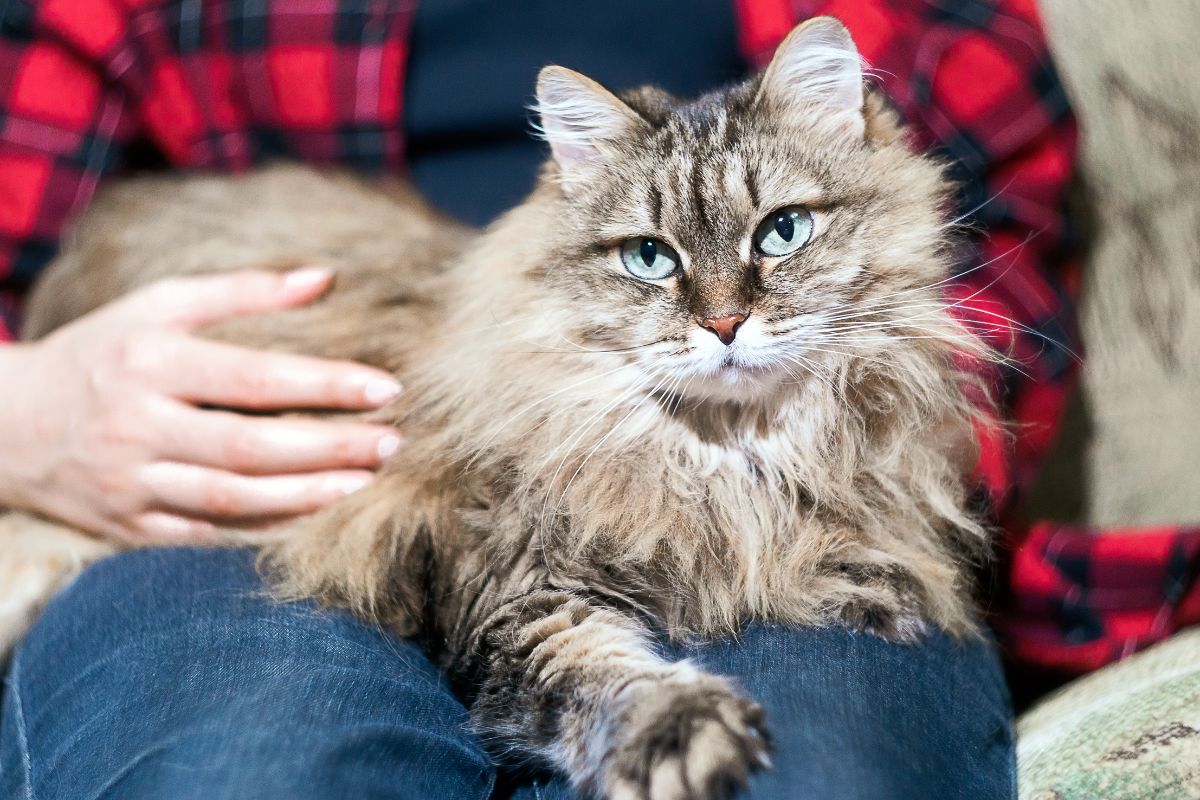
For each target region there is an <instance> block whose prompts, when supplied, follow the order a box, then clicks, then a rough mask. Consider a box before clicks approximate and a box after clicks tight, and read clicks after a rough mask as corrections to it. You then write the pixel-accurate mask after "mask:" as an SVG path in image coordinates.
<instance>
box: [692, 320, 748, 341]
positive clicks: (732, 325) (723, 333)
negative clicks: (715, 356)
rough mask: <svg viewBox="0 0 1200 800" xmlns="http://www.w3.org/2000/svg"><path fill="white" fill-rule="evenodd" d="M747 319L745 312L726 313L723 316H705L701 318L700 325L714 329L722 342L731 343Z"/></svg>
mask: <svg viewBox="0 0 1200 800" xmlns="http://www.w3.org/2000/svg"><path fill="white" fill-rule="evenodd" d="M745 321H746V315H745V314H726V315H725V316H723V317H705V318H704V319H702V320H700V327H701V328H706V329H707V330H710V331H712V332H713V334H714V335H715V336H716V337H717V338H718V339H720V340H721V344H725V345H730V344H733V339H734V337H735V336H737V331H738V328H740V327H742V323H743V322H745Z"/></svg>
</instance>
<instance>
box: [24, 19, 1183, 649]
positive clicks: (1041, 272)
mask: <svg viewBox="0 0 1200 800" xmlns="http://www.w3.org/2000/svg"><path fill="white" fill-rule="evenodd" d="M734 2H735V5H736V10H737V16H738V19H739V21H740V39H739V41H740V44H741V49H742V51H743V54H744V55H745V57H746V60H747V61H748V62H749V63H750V64H752V65H761V64H763V63H765V61H766V60H767V59H768V58H769V57H770V54H771V52H772V50H773V49H774V47H775V45H776V44H778V42H779V41H780V40H781V39H782V37H783V36H784V35H785V34H786V33H787V32H788V31H789V30H790V29H791V27H792V26H793V25H794V24H795V23H796V22H797V21H798V20H800V19H803V18H805V17H808V16H812V15H815V14H823V13H824V14H833V15H835V16H838V17H840V18H841V19H842V20H843V21H845V22H846V24H847V25H848V26H849V27H850V29H851V31H852V32H853V34H854V38H855V41H856V42H857V43H858V45H859V47H860V49H861V50H862V52H863V55H864V56H865V58H866V59H867V61H868V62H869V63H870V64H871V65H872V67H873V68H874V71H873V74H874V75H875V76H876V77H875V80H876V81H877V82H878V83H879V84H880V85H881V86H882V87H883V88H884V90H885V91H886V92H887V93H888V94H889V95H890V97H891V98H892V100H893V101H894V102H895V104H896V105H897V107H898V108H899V109H900V110H901V111H902V113H903V114H904V115H905V116H906V117H907V119H908V121H909V122H910V123H911V124H912V125H913V127H914V129H915V131H916V133H917V137H918V139H919V144H920V145H921V146H923V147H927V148H931V149H935V150H938V151H940V152H942V153H944V154H946V155H948V156H949V157H950V158H951V159H952V160H953V162H954V164H955V171H956V177H957V178H958V179H959V181H960V182H961V184H962V187H963V188H962V192H961V197H960V201H961V206H962V212H963V214H964V220H965V221H966V222H968V223H970V224H971V225H972V226H973V228H974V229H976V230H979V231H984V232H986V233H984V234H981V235H978V236H976V237H975V239H974V241H973V249H972V250H971V252H970V254H969V256H968V257H966V258H965V259H964V261H963V269H962V271H961V274H960V275H959V277H958V280H957V281H955V283H954V284H953V285H952V287H951V288H950V290H949V292H950V296H951V298H952V299H953V300H954V301H955V302H958V303H960V304H961V305H960V308H961V310H962V312H963V314H964V316H965V317H966V318H967V319H968V320H969V321H971V322H973V323H975V324H976V325H977V326H978V327H979V329H981V330H983V331H986V334H987V337H988V338H989V339H990V341H991V342H992V343H993V344H994V345H995V346H996V347H998V348H999V349H1001V350H1002V351H1004V352H1007V353H1010V354H1011V355H1012V356H1013V358H1014V359H1015V361H1016V362H1017V363H1018V366H1019V367H1020V370H1016V369H1010V370H1001V369H999V368H996V369H995V370H994V372H993V373H992V374H990V375H989V376H988V377H989V379H990V380H991V381H992V383H993V385H994V386H995V388H996V390H997V395H998V397H1000V399H1001V401H1002V406H1003V410H1004V413H1005V414H1006V415H1007V417H1008V418H1009V419H1010V420H1011V421H1012V422H1014V423H1015V425H1014V427H1013V428H1012V430H1013V431H1015V433H1014V435H1012V436H1011V437H991V438H988V439H986V441H985V442H984V448H983V454H982V456H981V458H980V462H979V468H978V475H979V478H980V481H981V485H983V486H985V487H986V494H987V496H988V498H989V500H990V505H991V508H992V510H993V511H994V513H995V515H996V519H997V520H998V521H999V522H1000V523H1001V524H1002V525H1003V527H1004V530H1005V542H1006V545H1007V547H1006V548H1004V549H1003V553H1004V555H1003V556H1002V561H1003V564H1004V567H1005V569H1004V580H1003V587H1002V588H1003V590H1002V591H1001V592H1000V593H999V596H998V597H997V598H996V599H995V600H994V602H993V610H994V611H995V619H996V623H997V627H998V629H999V630H1000V632H1001V634H1002V636H1003V637H1004V639H1005V641H1006V642H1007V644H1008V647H1009V652H1010V655H1013V656H1015V657H1016V658H1017V659H1019V660H1021V661H1023V662H1025V663H1032V664H1038V665H1042V666H1049V667H1055V668H1058V669H1060V670H1065V671H1082V670H1086V669H1091V668H1095V667H1097V666H1099V665H1101V664H1103V663H1105V662H1107V661H1110V660H1112V659H1114V658H1117V657H1119V656H1122V655H1125V654H1127V653H1129V652H1132V651H1133V650H1136V649H1137V648H1139V647H1141V646H1143V645H1145V644H1147V643H1149V642H1152V641H1155V640H1157V639H1160V638H1162V637H1164V636H1166V635H1167V634H1169V633H1170V632H1172V631H1173V630H1175V629H1177V628H1178V627H1180V626H1181V625H1184V624H1188V623H1191V622H1195V621H1197V620H1200V581H1197V580H1196V576H1197V570H1198V568H1200V530H1183V529H1156V530H1153V531H1103V532H1098V531H1090V530H1082V529H1079V528H1075V527H1069V526H1061V525H1053V524H1035V525H1032V526H1026V525H1023V524H1021V523H1020V522H1019V521H1018V520H1016V519H1015V518H1014V517H1013V509H1014V508H1015V505H1016V502H1017V500H1018V498H1019V497H1020V495H1021V492H1022V491H1023V490H1024V489H1026V488H1027V487H1028V486H1029V484H1030V482H1031V480H1032V477H1033V474H1034V471H1035V469H1036V468H1037V465H1038V463H1039V462H1040V460H1041V459H1042V457H1043V456H1044V455H1045V453H1046V451H1047V449H1048V448H1049V446H1050V443H1051V442H1052V440H1053V438H1054V435H1055V433H1056V429H1057V425H1058V420H1059V417H1060V416H1061V414H1062V410H1063V406H1064V402H1065V399H1066V396H1067V392H1068V390H1069V388H1070V386H1071V384H1072V381H1073V378H1074V377H1075V372H1076V369H1075V366H1074V364H1073V363H1072V359H1071V358H1070V357H1069V355H1068V351H1066V350H1064V349H1063V348H1062V347H1060V346H1057V345H1055V344H1053V342H1058V343H1063V344H1066V345H1067V346H1071V347H1073V346H1074V345H1075V342H1076V336H1075V329H1074V323H1073V316H1072V308H1073V299H1072V298H1074V297H1075V296H1076V293H1077V289H1078V276H1077V271H1076V269H1075V266H1074V262H1073V261H1072V260H1071V258H1070V257H1069V252H1068V248H1067V246H1068V244H1069V239H1068V235H1067V230H1066V224H1065V213H1064V194H1065V189H1066V186H1067V182H1068V180H1069V177H1070V173H1071V168H1072V163H1073V160H1074V156H1075V129H1074V125H1073V121H1072V118H1071V116H1070V112H1069V109H1068V106H1067V101H1066V98H1065V97H1064V95H1063V91H1062V87H1061V86H1060V84H1059V81H1058V79H1057V77H1056V76H1055V73H1054V70H1053V67H1052V66H1051V63H1050V60H1049V57H1048V55H1047V51H1046V44H1045V41H1044V38H1043V36H1042V33H1041V30H1040V23H1039V20H1038V16H1037V12H1036V9H1035V8H1034V0H920V1H918V0H908V1H907V2H905V1H904V0H734ZM413 5H414V4H413V2H411V0H225V1H224V2H215V1H212V2H209V1H208V0H0V288H2V289H4V290H5V293H4V294H0V339H3V338H4V337H5V333H4V331H5V327H4V322H3V319H4V317H5V316H6V315H7V316H8V318H9V319H11V318H12V316H13V314H14V312H15V310H16V308H17V302H16V299H17V298H18V297H19V295H20V293H21V292H22V291H24V290H25V289H26V288H27V287H28V286H29V284H30V282H31V281H32V280H33V279H34V277H35V276H36V274H37V272H38V270H39V269H40V268H41V267H42V266H43V265H44V264H45V263H46V262H47V261H48V260H49V259H50V258H51V256H52V255H53V253H54V251H55V248H56V246H57V243H58V241H59V238H60V236H61V235H62V232H63V229H64V226H65V225H66V224H67V223H68V222H69V221H70V220H71V219H72V218H73V217H74V216H76V215H77V214H78V213H79V212H80V211H81V210H82V209H83V208H84V207H85V206H86V205H87V203H88V201H89V199H90V198H91V197H92V195H93V193H94V192H95V190H96V187H97V185H98V184H99V183H100V182H101V181H102V180H105V179H106V178H107V177H108V176H110V175H113V174H116V173H118V172H119V171H120V170H121V169H122V166H123V164H124V163H126V160H127V158H128V155H129V153H130V150H131V148H134V147H136V146H137V143H139V142H146V141H148V142H149V143H151V144H152V145H153V146H154V148H155V149H157V150H158V151H160V152H161V153H162V154H164V155H165V156H166V158H167V160H168V161H169V163H170V164H172V165H174V166H177V167H182V168H202V169H210V170H231V171H232V170H242V169H246V168H247V167H249V166H251V165H252V164H254V163H256V162H259V161H261V160H263V159H264V158H266V157H271V156H278V155H281V154H282V155H287V156H290V157H294V158H297V159H300V160H303V161H307V162H310V163H342V164H349V165H351V166H353V167H355V168H358V169H361V170H365V171H376V172H383V171H387V172H395V171H399V170H402V169H403V167H404V141H403V137H402V134H403V125H402V116H401V115H402V113H403V106H402V89H403V86H404V73H405V58H406V55H407V35H408V32H409V28H410V25H411V22H412V18H413ZM10 327H11V326H10Z"/></svg>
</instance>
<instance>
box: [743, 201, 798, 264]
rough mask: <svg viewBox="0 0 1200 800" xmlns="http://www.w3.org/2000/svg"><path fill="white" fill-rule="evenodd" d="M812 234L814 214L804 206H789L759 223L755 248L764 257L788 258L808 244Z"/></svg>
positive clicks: (755, 236)
mask: <svg viewBox="0 0 1200 800" xmlns="http://www.w3.org/2000/svg"><path fill="white" fill-rule="evenodd" d="M812 232H813V216H812V212H811V211H809V210H808V209H807V208H805V207H804V206H788V207H787V208H781V209H779V210H778V211H776V212H775V213H774V214H772V215H771V216H769V217H767V218H766V219H764V220H763V221H762V222H760V223H759V225H758V230H756V231H755V232H754V246H755V247H757V248H758V252H760V253H762V254H763V255H764V256H787V255H791V254H792V253H794V252H796V251H797V250H799V249H800V248H801V247H804V245H806V244H808V240H809V239H811V238H812Z"/></svg>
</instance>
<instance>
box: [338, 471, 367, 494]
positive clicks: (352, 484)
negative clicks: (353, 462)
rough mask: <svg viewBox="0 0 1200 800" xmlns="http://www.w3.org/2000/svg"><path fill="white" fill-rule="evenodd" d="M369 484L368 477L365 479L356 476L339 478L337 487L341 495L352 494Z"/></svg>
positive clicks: (364, 477)
mask: <svg viewBox="0 0 1200 800" xmlns="http://www.w3.org/2000/svg"><path fill="white" fill-rule="evenodd" d="M370 482H371V479H370V478H369V477H366V476H365V475H363V476H360V475H356V476H353V477H346V478H339V479H338V483H337V485H338V489H339V490H340V491H341V493H342V494H354V493H355V492H357V491H358V490H359V489H361V488H363V487H364V486H366V485H367V484H368V483H370Z"/></svg>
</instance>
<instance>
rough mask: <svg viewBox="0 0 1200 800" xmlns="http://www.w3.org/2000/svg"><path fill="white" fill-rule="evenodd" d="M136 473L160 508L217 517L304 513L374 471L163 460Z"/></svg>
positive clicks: (355, 488)
mask: <svg viewBox="0 0 1200 800" xmlns="http://www.w3.org/2000/svg"><path fill="white" fill-rule="evenodd" d="M139 477H140V482H141V483H142V485H143V486H144V487H145V488H146V489H148V490H149V492H150V493H151V495H153V496H154V497H155V498H156V504H157V505H158V506H160V507H161V509H162V510H163V511H166V512H169V513H170V514H171V515H180V516H184V517H196V518H201V519H208V520H214V521H215V520H239V519H240V520H245V519H254V518H261V517H290V516H296V515H298V514H307V513H310V512H312V511H316V510H317V509H319V508H322V507H324V506H326V505H328V504H329V503H332V502H333V501H335V500H338V499H340V498H342V497H345V496H346V495H348V494H352V493H353V492H356V491H358V490H359V489H361V488H363V487H364V486H366V485H367V484H368V483H370V482H371V479H372V477H373V476H372V474H371V473H370V472H365V471H350V470H342V471H331V472H318V473H310V474H305V475H273V476H269V477H247V476H244V475H235V474H233V473H230V472H224V471H222V470H216V469H210V468H208V467H201V466H197V465H194V464H177V463H173V462H166V461H162V462H156V463H153V464H149V465H147V466H145V467H143V468H142V469H141V471H140V476H139Z"/></svg>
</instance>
